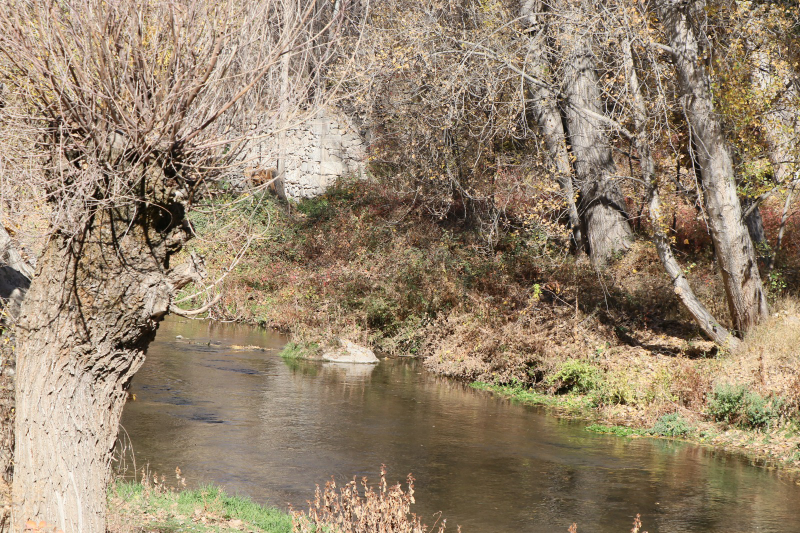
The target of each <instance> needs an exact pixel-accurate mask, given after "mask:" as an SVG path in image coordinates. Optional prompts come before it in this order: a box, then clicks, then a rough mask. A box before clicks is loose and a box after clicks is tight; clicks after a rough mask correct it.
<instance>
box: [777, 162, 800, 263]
mask: <svg viewBox="0 0 800 533" xmlns="http://www.w3.org/2000/svg"><path fill="white" fill-rule="evenodd" d="M798 180H800V171H799V172H798V173H797V177H795V179H794V180H793V181H792V183H791V185H789V190H788V191H786V201H785V202H784V203H783V212H782V213H781V224H780V227H779V228H778V237H777V239H776V240H775V255H776V256H777V255H778V252H780V251H781V245H782V244H783V234H784V232H785V230H786V222H787V221H788V220H789V215H790V214H791V207H792V198H793V197H794V190H795V188H797V181H798ZM774 267H775V260H773V261H772V262H771V263H770V265H769V269H770V271H771V270H772V269H773V268H774Z"/></svg>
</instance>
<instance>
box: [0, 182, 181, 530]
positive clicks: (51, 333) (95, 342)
mask: <svg viewBox="0 0 800 533" xmlns="http://www.w3.org/2000/svg"><path fill="white" fill-rule="evenodd" d="M168 197H169V195H168V194H167V195H165V196H164V198H168ZM153 198H154V196H153V195H150V199H151V202H149V203H146V204H145V203H139V204H136V205H133V206H129V207H127V208H125V209H117V210H110V209H107V210H99V211H97V212H95V214H94V215H93V216H92V217H91V219H90V220H89V222H88V223H87V225H86V226H85V227H84V228H82V230H83V231H82V232H81V233H79V234H77V236H66V235H63V234H60V233H56V234H54V235H53V236H52V237H51V238H50V240H49V242H48V243H47V245H46V247H45V250H44V253H43V255H42V257H41V259H40V260H39V262H38V267H37V273H36V276H35V277H34V280H33V282H32V284H31V287H30V289H29V290H28V294H27V297H26V299H25V301H24V303H23V306H22V315H21V317H20V320H19V325H18V346H19V353H18V357H17V406H16V409H17V417H16V453H15V475H14V482H13V500H14V502H15V503H16V504H17V505H16V506H15V508H14V509H13V524H14V527H16V528H18V529H19V530H22V529H23V526H24V523H25V521H26V520H34V521H42V520H43V521H45V522H47V523H49V524H52V525H53V526H56V527H58V528H60V529H62V530H63V531H65V532H66V533H103V532H105V504H106V487H107V482H108V480H109V475H110V469H111V458H112V454H111V452H112V448H113V446H114V441H115V438H116V435H117V430H118V424H119V418H120V415H121V413H122V407H123V405H124V403H125V398H126V388H127V386H128V384H129V383H130V380H131V378H132V377H133V375H134V373H135V372H136V371H137V370H138V369H139V367H140V366H141V365H142V363H143V362H144V358H145V350H146V349H147V346H148V345H149V343H150V342H151V341H152V340H153V337H154V336H155V333H156V328H157V326H158V323H159V321H160V320H161V319H162V318H163V316H164V315H165V314H166V313H167V310H168V309H169V305H170V303H171V300H172V296H173V293H174V291H175V290H176V289H177V288H178V285H179V283H178V282H177V281H175V283H173V281H174V280H173V279H172V277H171V271H170V268H169V262H170V258H171V256H172V255H174V254H175V253H176V252H177V251H178V250H180V248H181V246H182V245H183V243H184V242H185V241H186V239H187V238H188V236H189V232H188V228H187V227H186V226H185V223H184V207H183V205H182V204H180V203H178V202H173V201H155V200H153ZM177 279H181V280H185V279H186V277H185V276H182V275H181V276H179V277H177V278H175V280H177Z"/></svg>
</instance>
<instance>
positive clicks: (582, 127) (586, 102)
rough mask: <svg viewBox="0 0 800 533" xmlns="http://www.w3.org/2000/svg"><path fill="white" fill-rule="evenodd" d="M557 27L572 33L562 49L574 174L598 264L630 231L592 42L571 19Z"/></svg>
mask: <svg viewBox="0 0 800 533" xmlns="http://www.w3.org/2000/svg"><path fill="white" fill-rule="evenodd" d="M560 31H562V32H570V33H571V37H570V39H569V41H568V42H569V43H570V45H571V46H570V47H569V48H568V49H566V50H564V55H565V58H564V61H565V69H564V70H565V71H564V82H565V89H564V99H565V115H566V122H567V129H568V133H569V142H570V144H571V147H572V154H573V155H574V161H575V162H574V167H575V175H576V177H577V181H578V183H579V184H580V203H579V209H580V215H581V219H582V223H583V227H584V230H585V234H586V239H587V241H588V245H589V256H590V258H591V261H592V264H593V265H594V266H595V267H602V266H604V265H605V264H606V263H607V262H608V260H609V259H611V257H612V256H614V255H615V254H618V253H621V252H625V251H627V250H628V249H629V248H630V244H631V241H632V239H633V231H632V230H631V226H630V224H629V222H628V218H629V217H628V213H627V210H626V207H625V201H624V199H623V196H622V193H621V191H620V189H619V186H618V185H617V183H616V181H615V180H614V176H615V174H616V173H617V172H616V164H615V163H614V159H613V157H612V155H611V145H610V143H609V140H608V135H607V133H606V131H605V129H604V127H603V122H602V121H601V120H600V119H599V118H598V117H601V116H602V114H603V109H602V106H601V99H600V90H599V80H598V78H597V73H596V71H595V61H594V56H593V55H592V50H591V46H590V44H589V43H588V42H587V41H586V37H584V36H582V35H580V33H579V32H578V31H576V29H575V28H573V27H571V26H569V25H565V26H564V27H562V28H561V29H560ZM587 111H588V112H587ZM593 115H594V116H593Z"/></svg>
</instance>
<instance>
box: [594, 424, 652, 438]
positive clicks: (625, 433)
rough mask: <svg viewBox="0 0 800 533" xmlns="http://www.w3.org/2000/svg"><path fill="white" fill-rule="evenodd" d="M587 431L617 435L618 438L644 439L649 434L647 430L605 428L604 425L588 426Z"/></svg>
mask: <svg viewBox="0 0 800 533" xmlns="http://www.w3.org/2000/svg"><path fill="white" fill-rule="evenodd" d="M586 430H587V431H591V432H593V433H603V434H607V435H616V436H617V437H643V436H645V435H648V434H649V432H648V431H647V430H646V429H637V428H629V427H626V426H604V425H602V424H592V425H591V426H586Z"/></svg>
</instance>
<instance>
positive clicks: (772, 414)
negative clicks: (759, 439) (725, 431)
mask: <svg viewBox="0 0 800 533" xmlns="http://www.w3.org/2000/svg"><path fill="white" fill-rule="evenodd" d="M780 408H781V402H780V400H778V399H767V398H764V397H763V396H761V395H760V394H758V393H756V392H750V391H748V390H747V387H745V386H744V385H718V386H717V387H716V388H714V391H713V392H712V393H711V396H710V397H709V399H708V406H707V409H706V412H707V414H708V415H709V416H710V417H711V418H712V419H714V420H716V421H717V422H725V423H728V424H733V425H737V426H740V427H745V428H762V427H768V426H769V425H770V424H771V423H772V422H773V421H775V420H776V419H777V418H778V417H779V415H780Z"/></svg>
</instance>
